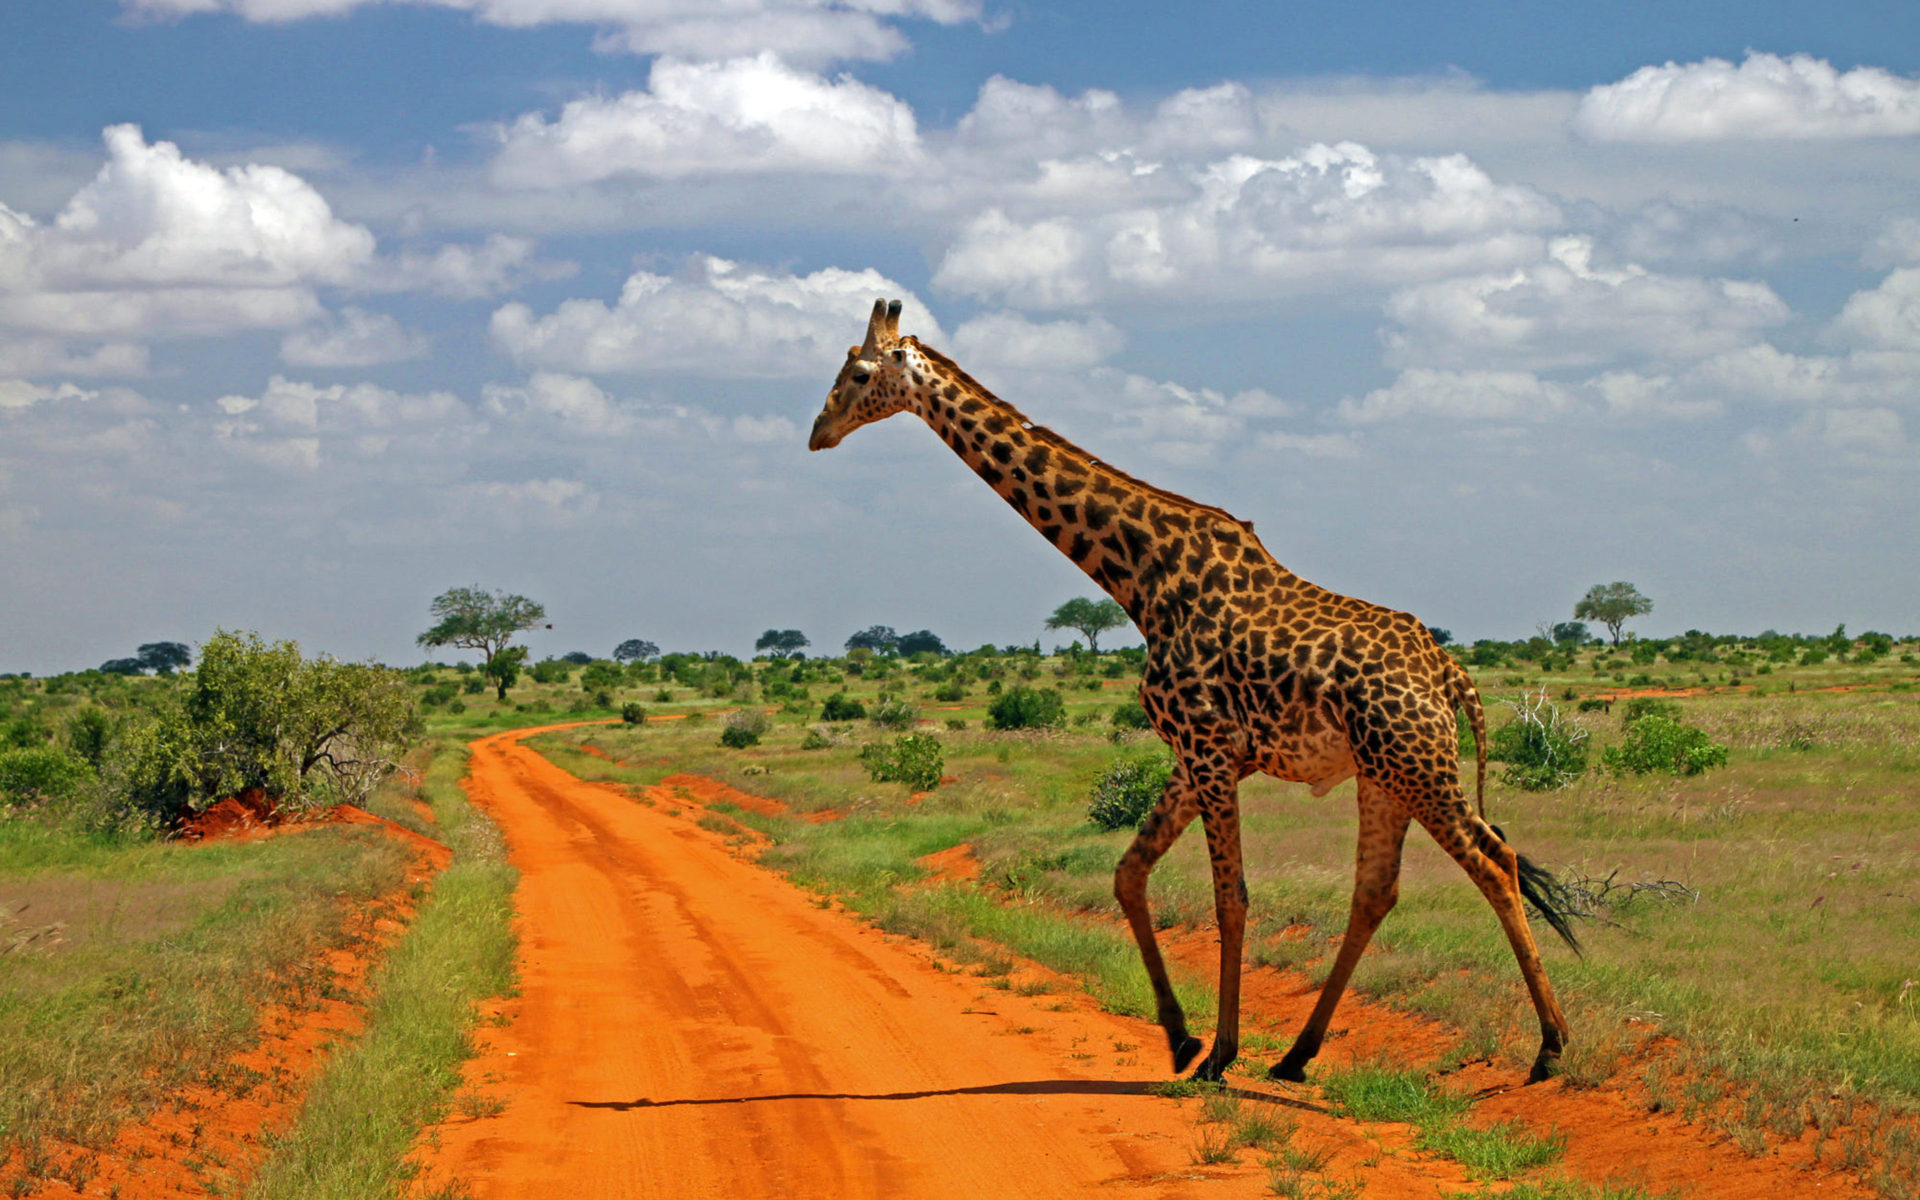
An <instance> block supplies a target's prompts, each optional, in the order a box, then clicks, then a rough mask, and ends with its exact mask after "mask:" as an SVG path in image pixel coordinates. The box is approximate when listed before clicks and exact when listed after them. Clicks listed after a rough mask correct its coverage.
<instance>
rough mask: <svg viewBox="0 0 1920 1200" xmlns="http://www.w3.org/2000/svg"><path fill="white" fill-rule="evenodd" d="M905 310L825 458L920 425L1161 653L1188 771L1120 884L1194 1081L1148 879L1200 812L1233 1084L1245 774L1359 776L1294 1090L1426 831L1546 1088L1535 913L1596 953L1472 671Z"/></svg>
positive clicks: (1286, 1065) (833, 428)
mask: <svg viewBox="0 0 1920 1200" xmlns="http://www.w3.org/2000/svg"><path fill="white" fill-rule="evenodd" d="M899 323H900V302H899V301H897V300H896V301H893V302H892V303H888V302H886V301H884V300H879V301H875V302H874V306H873V315H872V317H871V318H870V319H869V320H868V322H867V335H866V339H865V340H864V341H863V342H862V344H861V345H859V346H856V347H853V348H851V349H849V350H848V351H847V361H846V363H845V364H844V365H843V366H842V367H841V368H840V374H839V377H838V378H837V379H835V380H834V383H833V388H832V390H831V391H829V392H828V393H827V402H826V405H825V407H824V408H822V409H821V411H820V415H819V417H818V418H816V419H815V421H814V423H813V430H812V433H811V435H810V436H809V438H808V446H809V448H810V449H814V450H826V449H830V448H832V447H834V446H837V445H839V443H840V441H841V439H843V438H844V437H846V435H847V434H849V433H851V432H852V431H853V430H855V429H857V428H859V427H860V426H862V425H867V424H871V423H872V422H874V421H878V420H882V419H884V418H886V417H890V416H892V415H893V414H895V413H898V412H911V413H913V414H914V415H916V416H918V417H920V418H921V419H922V420H924V421H925V422H926V423H927V424H928V426H930V427H931V428H932V429H933V431H934V433H935V434H937V435H938V436H939V437H940V439H941V440H942V441H944V442H946V443H947V445H948V446H950V447H951V448H952V449H953V452H954V453H955V454H957V455H959V457H960V459H961V461H963V462H965V463H966V464H967V466H969V467H971V468H972V469H973V471H974V473H975V474H977V475H979V476H980V478H981V479H983V480H984V481H986V483H987V485H988V486H989V487H991V488H992V489H993V490H994V491H995V492H996V493H998V494H999V495H1000V496H1001V498H1002V499H1004V500H1005V501H1006V502H1007V503H1008V504H1009V505H1011V506H1012V507H1013V509H1014V511H1015V512H1017V513H1019V514H1020V515H1021V516H1022V517H1023V518H1025V519H1026V521H1027V522H1028V523H1029V524H1031V525H1032V526H1033V527H1034V528H1035V529H1037V530H1039V532H1040V535H1041V536H1042V537H1044V538H1046V539H1047V540H1048V541H1049V542H1051V543H1053V545H1054V546H1055V547H1056V548H1057V549H1059V550H1060V552H1061V553H1063V554H1065V555H1066V556H1067V557H1068V558H1069V559H1071V560H1072V561H1073V562H1074V564H1075V565H1076V566H1078V567H1079V568H1080V569H1081V570H1082V571H1085V572H1086V573H1087V575H1088V577H1089V578H1091V579H1092V580H1093V581H1094V582H1095V583H1096V584H1098V585H1100V587H1101V588H1102V589H1103V590H1105V591H1106V592H1107V594H1108V595H1110V596H1112V597H1113V598H1114V599H1115V600H1116V601H1118V602H1119V603H1120V606H1121V607H1122V608H1124V609H1126V611H1127V615H1128V616H1130V617H1131V618H1132V619H1133V623H1134V624H1135V625H1136V626H1137V627H1138V628H1139V630H1140V632H1141V635H1142V636H1143V637H1145V638H1146V642H1147V661H1146V669H1145V671H1144V673H1143V676H1142V679H1141V683H1140V702H1141V704H1142V705H1143V706H1144V707H1145V708H1146V710H1147V715H1148V719H1149V720H1150V722H1151V723H1152V725H1153V728H1154V731H1155V732H1156V733H1158V734H1159V735H1160V737H1161V738H1162V740H1164V741H1165V742H1166V743H1167V745H1168V746H1169V747H1170V748H1171V749H1172V750H1173V754H1174V760H1175V765H1174V771H1173V777H1172V779H1171V780H1170V781H1169V782H1168V784H1167V790H1166V793H1165V795H1163V796H1162V797H1161V799H1160V802H1159V804H1158V805H1156V806H1155V808H1154V809H1153V811H1152V812H1151V813H1149V814H1148V815H1147V818H1146V820H1145V821H1144V822H1143V823H1142V825H1141V828H1140V832H1139V835H1138V836H1137V837H1135V839H1134V841H1133V844H1132V845H1131V846H1130V847H1129V848H1128V849H1127V852H1126V854H1125V855H1124V856H1122V858H1121V860H1120V864H1119V866H1118V867H1117V868H1116V870H1115V872H1114V895H1115V897H1116V898H1117V899H1118V900H1119V902H1120V907H1121V910H1122V911H1123V912H1124V913H1125V914H1126V918H1127V923H1128V925H1129V926H1130V927H1131V928H1132V930H1133V934H1134V938H1135V940H1136V941H1137V942H1138V943H1139V946H1140V955H1141V959H1142V960H1143V962H1144V963H1145V965H1146V970H1147V975H1148V977H1149V978H1150V979H1151V981H1152V983H1153V991H1154V997H1155V1002H1156V1005H1157V1007H1158V1015H1159V1020H1160V1024H1161V1027H1162V1028H1163V1029H1164V1030H1165V1031H1166V1035H1167V1042H1168V1045H1169V1047H1170V1048H1171V1050H1172V1052H1173V1064H1174V1070H1175V1071H1180V1070H1184V1069H1185V1068H1186V1066H1187V1064H1188V1063H1189V1062H1191V1061H1192V1060H1193V1058H1194V1057H1195V1056H1197V1055H1198V1054H1199V1051H1200V1041H1199V1039H1197V1038H1195V1037H1193V1036H1191V1035H1190V1034H1188V1032H1187V1026H1186V1015H1185V1013H1184V1012H1183V1011H1182V1010H1181V1007H1180V1002H1179V1000H1178V999H1177V998H1176V997H1175V996H1174V991H1173V986H1172V984H1171V982H1170V981H1169V979H1168V977H1167V970H1166V964H1165V961H1164V960H1163V959H1162V957H1161V954H1160V948H1159V944H1158V942H1157V939H1156V937H1155V934H1154V928H1153V920H1152V916H1151V914H1150V912H1149V911H1148V908H1147V876H1148V874H1149V873H1150V872H1151V871H1152V869H1153V865H1154V863H1156V862H1157V861H1158V860H1159V859H1160V857H1161V855H1163V854H1165V853H1166V851H1167V849H1168V847H1170V846H1171V845H1172V844H1173V842H1174V841H1175V839H1177V838H1178V837H1179V836H1180V834H1181V833H1182V831H1184V830H1185V829H1186V827H1187V826H1188V825H1189V824H1190V823H1191V822H1192V821H1193V819H1194V818H1195V817H1198V818H1199V819H1200V822H1201V826H1202V828H1203V829H1204V830H1205V831H1206V838H1207V851H1208V857H1209V859H1210V860H1211V863H1212V869H1213V890H1214V905H1215V910H1216V913H1217V915H1218V918H1219V925H1220V989H1219V996H1220V1012H1219V1021H1218V1023H1217V1025H1216V1028H1215V1035H1214V1044H1213V1049H1212V1050H1211V1051H1210V1052H1209V1053H1208V1055H1207V1057H1206V1058H1205V1059H1204V1060H1203V1061H1202V1062H1201V1063H1200V1065H1199V1067H1198V1068H1197V1070H1196V1071H1195V1077H1196V1078H1201V1079H1216V1080H1217V1079H1219V1078H1220V1077H1221V1074H1222V1073H1223V1072H1224V1071H1225V1070H1226V1068H1227V1067H1228V1065H1229V1064H1231V1063H1232V1062H1233V1061H1234V1059H1235V1058H1236V1057H1237V1056H1238V1054H1239V1016H1240V968H1241V949H1242V942H1243V939H1244V936H1245V931H1246V913H1247V893H1246V882H1245V874H1244V870H1243V865H1242V861H1241V853H1240V812H1239V787H1240V781H1241V780H1242V779H1245V778H1246V777H1247V776H1248V775H1252V774H1254V773H1255V772H1263V773H1265V774H1268V775H1272V776H1275V777H1277V778H1279V779H1284V780H1289V781H1293V782H1298V783H1305V784H1307V785H1308V786H1309V787H1310V788H1311V789H1312V791H1313V794H1314V795H1316V796H1318V795H1325V794H1326V792H1327V791H1328V790H1329V789H1331V788H1332V787H1334V786H1335V785H1336V784H1339V783H1341V782H1344V781H1345V780H1347V779H1357V786H1356V792H1357V796H1358V803H1359V809H1360V835H1359V845H1358V848H1357V852H1356V856H1355V857H1356V867H1355V879H1354V890H1353V902H1352V907H1351V911H1350V913H1349V916H1348V921H1347V932H1346V936H1345V937H1344V938H1343V939H1342V940H1341V942H1340V949H1339V953H1338V954H1337V955H1336V957H1335V961H1334V964H1333V969H1332V971H1331V972H1330V973H1329V974H1328V976H1327V980H1326V983H1325V985H1324V986H1323V987H1322V989H1321V992H1320V997H1319V1000H1318V1002H1317V1003H1316V1004H1315V1005H1314V1009H1313V1013H1312V1015H1311V1016H1309V1017H1308V1018H1307V1022H1306V1025H1305V1027H1303V1028H1302V1029H1301V1031H1300V1034H1299V1036H1298V1037H1297V1038H1296V1039H1295V1041H1294V1044H1293V1047H1292V1049H1290V1050H1289V1051H1288V1052H1287V1054H1286V1055H1285V1057H1283V1058H1282V1059H1281V1060H1280V1062H1279V1063H1278V1064H1276V1065H1275V1066H1274V1067H1273V1070H1272V1072H1271V1074H1272V1075H1273V1076H1274V1077H1275V1078H1279V1079H1288V1080H1296V1081H1297V1080H1302V1079H1304V1078H1305V1077H1306V1074H1305V1071H1306V1064H1307V1063H1308V1062H1309V1061H1310V1060H1311V1059H1312V1058H1313V1057H1314V1055H1315V1054H1317V1053H1318V1052H1319V1049H1320V1045H1321V1042H1322V1040H1323V1039H1324V1038H1325V1036H1326V1031H1327V1026H1328V1023H1329V1022H1330V1021H1331V1020H1332V1017H1333V1012H1334V1008H1335V1006H1336V1005H1338V1003H1339V1001H1340V996H1341V994H1342V993H1343V992H1344V991H1345V990H1346V986H1347V980H1348V978H1349V976H1351V975H1352V973H1353V968H1354V965H1355V964H1356V963H1357V962H1358V961H1359V958H1360V955H1361V953H1362V952H1363V951H1364V950H1365V949H1366V946H1367V943H1368V941H1369V940H1370V939H1371V938H1372V936H1373V933H1374V930H1375V929H1377V928H1378V927H1379V925H1380V922H1381V920H1382V919H1383V918H1384V917H1385V916H1386V915H1387V912H1388V910H1390V909H1391V908H1392V907H1393V905H1394V902H1395V901H1396V900H1397V898H1398V896H1399V879H1400V856H1401V849H1402V847H1403V845H1404V843H1405V839H1406V833H1407V828H1408V826H1409V825H1410V824H1411V823H1412V822H1414V821H1418V822H1419V823H1420V825H1421V826H1422V828H1424V829H1426V831H1427V832H1428V833H1429V834H1430V835H1432V837H1433V839H1434V840H1435V841H1436V842H1437V843H1439V845H1440V847H1441V848H1442V849H1443V850H1445V851H1446V852H1447V853H1448V854H1449V855H1451V856H1452V857H1453V859H1454V860H1455V861H1456V862H1458V863H1459V864H1460V866H1461V867H1462V868H1463V869H1464V870H1465V871H1466V873H1467V876H1468V877H1469V878H1470V879H1472V880H1473V882H1474V884H1475V885H1476V886H1478V887H1479V889H1480V891H1481V894H1482V895H1484V896H1485V897H1486V899H1487V902H1488V904H1489V905H1491V907H1492V908H1493V911H1494V914H1495V916H1496V917H1497V918H1498V919H1499V921H1500V924H1501V927H1502V928H1503V930H1504V931H1505V932H1506V935H1507V940H1508V943H1509V944H1510V945H1511V946H1512V948H1513V954H1514V958H1515V960H1516V961H1517V962H1518V963H1519V966H1520V973H1521V976H1522V977H1523V978H1524V979H1525V981H1526V985H1527V990H1528V993H1529V995H1530V996H1531V998H1532V1000H1533V1006H1534V1011H1535V1013H1536V1014H1537V1015H1538V1017H1539V1019H1540V1052H1539V1055H1538V1057H1536V1058H1535V1060H1534V1064H1533V1071H1532V1073H1531V1076H1530V1078H1532V1079H1536V1080H1537V1079H1543V1078H1546V1077H1547V1076H1548V1075H1551V1074H1552V1073H1553V1072H1554V1071H1555V1069H1556V1067H1557V1064H1558V1061H1559V1058H1560V1054H1561V1051H1562V1049H1563V1048H1564V1047H1565V1045H1566V1042H1567V1037H1568V1031H1567V1022H1566V1018H1565V1017H1564V1016H1563V1015H1562V1014H1561V1012H1560V1006H1559V1003H1558V1001H1556V1000H1555V999H1554V995H1553V988H1552V985H1551V984H1550V983H1549V982H1548V980H1547V973H1546V968H1545V967H1544V966H1543V965H1542V963H1541V961H1540V953H1539V950H1538V948H1537V947H1536V946H1535V945H1534V940H1533V932H1532V929H1531V928H1530V927H1529V925H1528V924H1527V916H1526V909H1525V902H1527V901H1531V902H1533V904H1534V906H1535V908H1536V909H1538V910H1539V911H1540V912H1541V913H1542V914H1543V915H1544V916H1545V917H1546V919H1547V921H1548V922H1549V923H1550V924H1551V925H1552V926H1553V928H1554V930H1555V932H1556V933H1558V934H1559V935H1560V936H1561V937H1562V938H1563V939H1565V940H1566V941H1567V943H1568V944H1569V945H1572V946H1574V948H1575V949H1576V950H1577V949H1578V948H1579V947H1578V943H1577V942H1576V940H1575V939H1574V937H1573V934H1572V931H1571V930H1570V929H1569V928H1568V926H1567V923H1566V919H1565V916H1564V914H1563V912H1562V911H1561V909H1560V907H1559V906H1558V905H1557V904H1556V902H1555V897H1554V886H1553V882H1552V877H1551V876H1549V875H1547V874H1546V873H1545V872H1544V871H1542V870H1541V869H1540V868H1539V867H1537V866H1535V865H1534V864H1533V863H1531V862H1529V861H1527V860H1526V859H1525V858H1523V857H1522V856H1520V855H1519V854H1517V853H1515V852H1514V850H1513V849H1512V848H1511V847H1509V846H1508V845H1507V844H1506V842H1505V840H1504V839H1503V838H1502V837H1501V835H1500V834H1499V833H1498V832H1496V831H1495V830H1494V828H1493V827H1492V826H1490V825H1488V824H1487V822H1486V821H1485V819H1484V818H1483V816H1482V815H1481V812H1479V811H1476V807H1475V806H1474V805H1469V804H1468V802H1467V799H1466V796H1465V794H1464V791H1463V789H1462V787H1461V782H1460V764H1459V747H1458V739H1457V734H1456V732H1455V731H1456V725H1455V712H1456V710H1464V711H1465V712H1466V714H1467V719H1468V721H1469V723H1470V724H1471V725H1472V728H1473V735H1474V741H1475V745H1476V747H1477V754H1476V759H1477V767H1478V771H1479V779H1478V785H1477V788H1476V796H1478V795H1480V794H1482V793H1483V792H1484V787H1485V776H1486V750H1485V746H1486V736H1485V735H1486V721H1485V716H1484V713H1483V712H1482V710H1481V706H1480V697H1479V693H1478V692H1477V691H1476V690H1475V688H1474V686H1473V681H1472V679H1471V678H1469V677H1468V675H1467V673H1466V671H1465V669H1464V668H1462V667H1461V666H1460V664H1459V663H1457V662H1455V661H1454V659H1453V657H1452V656H1451V655H1449V654H1447V652H1446V651H1444V650H1442V649H1441V648H1440V646H1439V644H1438V643H1437V642H1435V641H1434V640H1433V636H1432V635H1431V634H1430V633H1428V632H1427V629H1426V626H1424V625H1423V624H1421V623H1420V621H1418V620H1417V619H1416V618H1414V617H1413V616H1412V615H1410V614H1408V613H1404V612H1396V611H1394V610H1392V609H1387V608H1382V607H1380V606H1379V605H1375V604H1368V603H1367V602H1365V601H1362V600H1355V599H1353V598H1351V597H1348V596H1342V595H1339V594H1338V593H1335V592H1330V591H1328V590H1326V589H1325V588H1322V587H1317V586H1315V585H1314V584H1311V583H1309V582H1307V581H1306V580H1304V579H1301V578H1300V577H1299V576H1297V575H1295V574H1293V573H1292V572H1291V571H1288V570H1287V569H1286V568H1285V567H1283V566H1281V565H1280V564H1279V563H1278V562H1277V561H1275V560H1274V558H1273V556H1272V555H1270V554H1268V553H1267V550H1266V547H1264V546H1262V545H1261V544H1260V540H1259V539H1258V538H1257V537H1255V536H1254V533H1253V527H1252V525H1250V524H1248V523H1247V522H1244V521H1241V520H1240V519H1238V518H1237V517H1234V516H1233V515H1232V514H1230V513H1228V512H1226V511H1225V510H1223V509H1219V508H1215V507H1213V506H1211V505H1207V504H1201V503H1199V502H1197V501H1194V500H1190V499H1188V498H1187V497H1185V496H1181V495H1178V494H1176V493H1174V492H1169V491H1166V490H1164V489H1162V488H1158V487H1155V486H1153V485H1152V484H1149V483H1146V482H1144V481H1142V480H1139V479H1135V478H1134V477H1133V476H1131V475H1128V474H1126V473H1125V472H1123V471H1120V470H1118V469H1117V468H1115V467H1113V466H1111V465H1110V464H1108V463H1106V462H1104V461H1100V460H1098V459H1096V458H1095V457H1094V456H1093V455H1091V454H1088V453H1087V452H1086V451H1084V450H1082V449H1080V448H1079V447H1078V446H1076V445H1074V444H1073V443H1072V442H1069V441H1068V440H1067V439H1065V438H1063V437H1061V436H1060V435H1059V434H1057V433H1054V432H1053V431H1052V430H1050V429H1048V428H1046V427H1045V426H1043V425H1037V424H1035V423H1033V422H1032V421H1030V420H1028V419H1027V417H1026V416H1025V414H1023V413H1021V412H1020V411H1019V410H1018V409H1016V408H1014V407H1013V406H1012V405H1010V404H1008V403H1007V402H1005V401H1004V400H1001V399H1000V398H999V397H997V396H995V395H993V393H991V392H989V391H988V390H987V389H986V388H984V387H982V386H981V385H980V384H978V383H977V382H975V381H974V380H973V379H972V378H971V377H969V376H968V375H967V373H966V372H965V371H963V370H961V369H960V368H959V367H958V366H957V365H955V364H954V363H953V362H952V361H951V360H950V359H948V358H947V357H945V356H944V355H942V354H941V353H939V352H938V351H937V350H934V349H933V348H931V347H929V346H926V345H924V344H922V343H921V342H920V341H919V340H918V339H917V338H913V337H905V338H903V337H901V336H900V331H899Z"/></svg>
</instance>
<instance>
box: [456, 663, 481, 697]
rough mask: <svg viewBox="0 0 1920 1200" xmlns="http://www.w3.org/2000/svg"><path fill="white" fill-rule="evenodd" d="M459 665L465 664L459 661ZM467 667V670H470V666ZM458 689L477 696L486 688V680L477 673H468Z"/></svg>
mask: <svg viewBox="0 0 1920 1200" xmlns="http://www.w3.org/2000/svg"><path fill="white" fill-rule="evenodd" d="M460 665H461V666H463V667H465V666H466V665H467V664H465V663H461V664H460ZM467 669H468V670H469V671H471V670H472V668H471V667H468V668H467ZM460 690H461V691H463V692H465V693H466V694H467V695H469V696H478V695H479V694H480V693H481V692H484V691H486V690H487V681H486V680H485V679H483V678H482V677H480V676H478V675H468V676H467V681H466V682H465V683H463V684H461V685H460Z"/></svg>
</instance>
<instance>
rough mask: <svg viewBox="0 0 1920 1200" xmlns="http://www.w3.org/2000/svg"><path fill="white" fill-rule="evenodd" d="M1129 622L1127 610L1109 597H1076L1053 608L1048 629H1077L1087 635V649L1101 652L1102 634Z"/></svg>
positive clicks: (1048, 621)
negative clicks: (1096, 598) (1091, 598)
mask: <svg viewBox="0 0 1920 1200" xmlns="http://www.w3.org/2000/svg"><path fill="white" fill-rule="evenodd" d="M1126 623H1127V610H1126V609H1124V608H1121V607H1120V605H1119V603H1118V602H1116V601H1114V600H1113V599H1111V598H1109V597H1103V598H1101V599H1099V600H1089V599H1086V598H1083V597H1081V598H1075V599H1072V600H1069V601H1067V602H1066V603H1065V604H1062V605H1061V606H1060V607H1059V608H1056V609H1054V610H1053V615H1052V616H1050V617H1048V618H1047V628H1048V629H1077V630H1079V631H1080V632H1081V633H1083V634H1085V635H1086V636H1087V649H1088V650H1091V651H1092V652H1093V653H1095V654H1098V653H1100V635H1101V634H1103V633H1105V632H1106V631H1107V630H1109V629H1118V628H1120V627H1121V626H1123V625H1125V624H1126Z"/></svg>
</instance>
